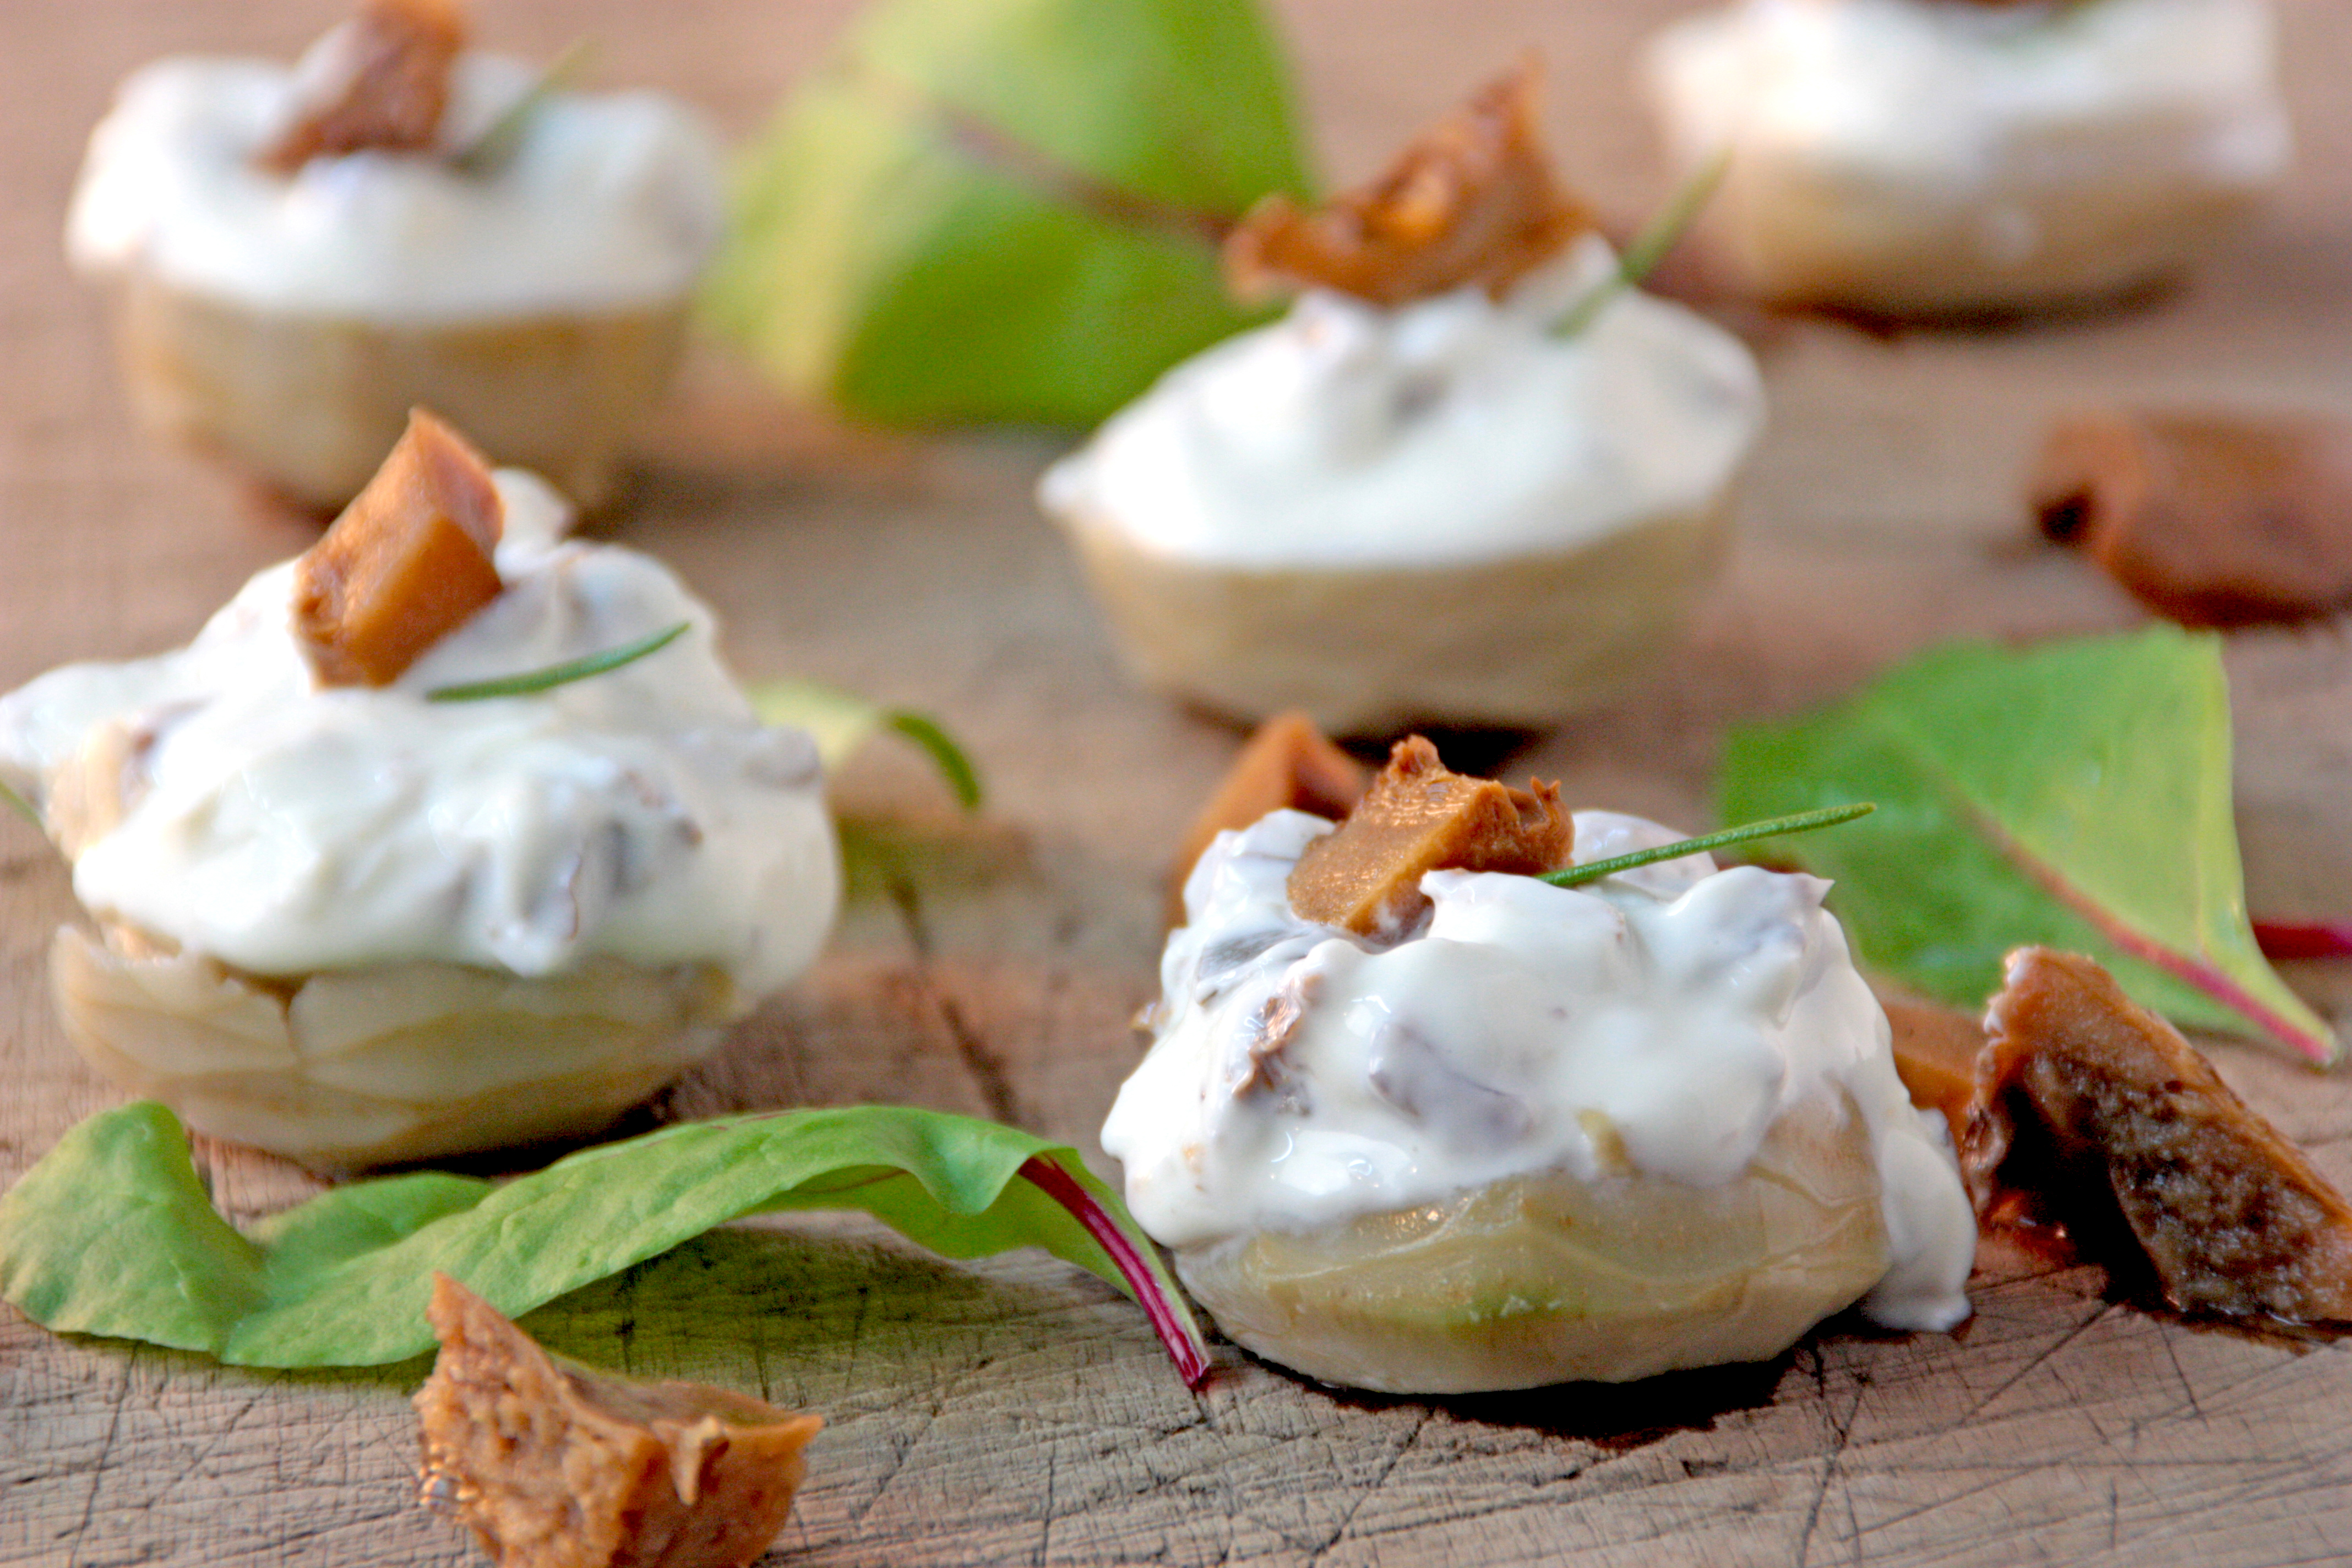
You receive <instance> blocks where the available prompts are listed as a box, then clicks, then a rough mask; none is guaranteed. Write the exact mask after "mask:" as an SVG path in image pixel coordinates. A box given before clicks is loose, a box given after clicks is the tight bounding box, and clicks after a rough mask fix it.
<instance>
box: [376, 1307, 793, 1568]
mask: <svg viewBox="0 0 2352 1568" xmlns="http://www.w3.org/2000/svg"><path fill="white" fill-rule="evenodd" d="M427 1310H428V1313H429V1315H430V1317H431V1319H432V1321H433V1331H434V1332H435V1333H436V1335H438V1336H439V1337H440V1340H441V1353H440V1357H439V1359H438V1360H436V1362H435V1363H434V1365H433V1375H432V1377H431V1378H430V1379H428V1380H427V1381H426V1383H425V1386H424V1388H422V1389H421V1390H419V1391H418V1393H417V1395H416V1402H415V1403H416V1412H417V1415H419V1416H420V1417H421V1418H422V1420H423V1422H424V1427H425V1461H424V1496H425V1501H426V1503H427V1504H428V1505H429V1506H435V1507H440V1508H445V1509H451V1510H455V1512H456V1514H457V1519H458V1521H460V1522H461V1523H463V1524H465V1525H466V1526H467V1528H468V1529H470V1530H472V1531H473V1532H474V1535H475V1537H476V1539H478V1541H479V1542H481V1544H482V1549H483V1550H484V1551H486V1552H488V1553H489V1554H490V1556H491V1557H492V1558H493V1559H494V1560H495V1561H497V1562H498V1563H501V1564H504V1565H505V1568H621V1565H624V1564H625V1565H626V1568H740V1565H741V1564H744V1563H750V1562H751V1561H752V1560H753V1559H754V1558H756V1557H758V1556H759V1555H760V1554H761V1552H765V1551H766V1550H767V1549H768V1543H769V1542H772V1541H773V1540H774V1539H775V1537H776V1531H779V1530H781V1529H782V1528H783V1523H784V1515H785V1514H786V1513H787V1512H788V1511H789V1510H791V1508H792V1504H793V1492H794V1491H796V1490H797V1489H799V1487H800V1484H801V1477H802V1474H803V1461H802V1458H801V1450H802V1449H803V1447H806V1446H807V1444H808V1440H809V1439H810V1438H811V1437H812V1436H815V1434H816V1431H817V1429H818V1428H819V1427H821V1426H824V1420H823V1419H822V1418H821V1417H819V1416H815V1415H797V1414H795V1413H793V1412H792V1411H789V1410H779V1409H777V1408H776V1407H775V1406H773V1405H766V1404H762V1403H761V1401H759V1400H757V1399H753V1398H751V1396H750V1395H748V1394H735V1393H731V1392H730V1391H729V1390H727V1389H723V1388H709V1387H706V1386H704V1385H703V1384H696V1383H635V1382H630V1381H627V1380H625V1379H619V1378H608V1377H602V1376H599V1375H598V1374H596V1373H592V1372H590V1371H588V1370H587V1369H585V1368H583V1367H577V1366H573V1365H571V1364H570V1363H562V1362H558V1361H556V1360H555V1359H554V1358H553V1357H551V1356H550V1355H549V1354H548V1353H547V1352H545V1351H543V1350H541V1348H540V1347H539V1346H538V1345H537V1344H535V1343H533V1342H532V1341H531V1339H530V1336H529V1335H528V1334H525V1333H524V1332H523V1331H521V1330H520V1329H519V1328H517V1327H515V1325H514V1324H513V1323H511V1322H509V1321H508V1320H507V1319H506V1318H505V1317H503V1316H501V1315H500V1314H499V1311H498V1310H497V1309H495V1308H493V1307H491V1306H490V1305H489V1303H488V1302H486V1301H484V1300H482V1299H481V1298H480V1297H478V1296H477V1295H475V1294H474V1293H473V1292H472V1291H470V1290H467V1289H466V1288H465V1287H463V1286H461V1285H459V1284H457V1282H456V1281H455V1280H453V1279H450V1278H449V1277H448V1276H446V1275H445V1274H436V1275H435V1276H434V1277H433V1301H432V1305H431V1306H430V1307H429V1308H428V1309H427Z"/></svg>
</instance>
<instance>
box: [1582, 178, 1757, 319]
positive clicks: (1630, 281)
mask: <svg viewBox="0 0 2352 1568" xmlns="http://www.w3.org/2000/svg"><path fill="white" fill-rule="evenodd" d="M1730 167H1731V149H1730V148H1728V147H1727V148H1725V149H1724V150H1723V151H1722V152H1720V153H1717V154H1716V155H1715V156H1714V157H1712V158H1709V159H1708V160H1707V161H1706V163H1702V164H1700V165H1699V166H1698V167H1697V168H1696V170H1694V171H1692V173H1691V176H1690V178H1688V179H1686V180H1685V181H1684V182H1683V183H1682V184H1681V185H1680V186H1679V187H1677V188H1676V189H1675V194H1674V195H1671V196H1668V197H1667V198H1666V205H1664V206H1663V207H1661V208H1659V209H1658V211H1657V213H1656V215H1655V216H1653V217H1652V218H1651V219H1650V221H1649V222H1648V223H1646V224H1643V226H1642V232H1641V233H1639V234H1637V235H1635V236H1634V237H1633V239H1632V240H1631V241H1630V242H1628V243H1627V245H1626V247H1625V251H1624V254H1623V255H1622V256H1620V257H1619V258H1617V270H1615V271H1614V272H1612V273H1611V274H1610V275H1609V276H1608V277H1606V278H1604V279H1601V281H1600V282H1598V283H1596V284H1594V285H1593V286H1592V288H1591V290H1590V291H1588V292H1587V293H1586V294H1585V296H1584V298H1583V299H1581V300H1578V301H1577V302H1576V303H1575V304H1573V305H1571V306H1570V307H1569V310H1568V313H1567V314H1566V315H1564V316H1562V317H1560V319H1559V321H1555V322H1553V323H1552V329H1551V335H1552V336H1553V337H1556V338H1572V337H1574V336H1576V334H1577V333H1579V332H1580V331H1584V329H1585V328H1587V327H1589V326H1591V324H1592V321H1593V318H1594V317H1596V316H1598V315H1600V314H1601V307H1602V306H1604V305H1606V304H1608V303H1609V301H1610V300H1614V299H1615V298H1617V296H1618V295H1620V294H1622V293H1623V292H1624V291H1625V290H1626V289H1631V288H1633V287H1635V286H1636V285H1638V284H1639V283H1640V282H1641V281H1642V279H1644V278H1647V277H1648V276H1649V275H1650V274H1651V273H1653V272H1654V271H1656V270H1657V267H1658V263H1659V262H1661V261H1664V259H1665V258H1666V252H1668V251H1670V250H1672V249H1673V248H1674V247H1675V241H1677V240H1679V239H1681V238H1682V237H1683V232H1684V231H1685V229H1687V228H1689V227H1690V226H1691V223H1692V221H1693V220H1694V219H1696V217H1697V216H1698V215H1699V209H1700V208H1701V207H1704V206H1705V205H1706V203H1707V198H1708V197H1710V196H1712V195H1715V188H1716V187H1717V185H1719V184H1723V176H1724V174H1726V172H1727V171H1728V170H1729V169H1730Z"/></svg>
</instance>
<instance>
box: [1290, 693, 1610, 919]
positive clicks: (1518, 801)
mask: <svg viewBox="0 0 2352 1568" xmlns="http://www.w3.org/2000/svg"><path fill="white" fill-rule="evenodd" d="M1575 837H1576V828H1575V825H1574V824H1573V823H1571V822H1570V820H1569V816H1568V813H1567V812H1565V811H1563V810H1561V809H1560V804H1559V785H1558V784H1539V783H1538V782H1536V781H1535V780H1533V779H1530V780H1528V788H1526V789H1524V790H1517V789H1510V788H1507V787H1506V786H1504V785H1502V784H1496V783H1495V782H1494V781H1493V780H1492V779H1474V778H1465V777H1464V776H1463V775H1462V774H1460V773H1453V772H1450V771H1448V769H1447V768H1446V766H1445V764H1444V763H1442V762H1439V761H1438V760H1437V748H1436V747H1435V746H1433V745H1431V744H1430V743H1429V742H1427V741H1425V740H1423V739H1422V737H1420V736H1419V735H1412V736H1408V737H1406V738H1405V739H1404V740H1402V741H1399V742H1397V743H1396V747H1395V749H1394V750H1393V751H1391V752H1390V753H1389V765H1388V766H1387V767H1385V768H1383V769H1381V773H1380V775H1379V776H1378V777H1376V778H1375V779H1373V780H1372V787H1371V788H1370V790H1369V791H1367V792H1366V793H1365V795H1364V798H1363V799H1362V800H1361V801H1360V802H1358V803H1357V805H1356V808H1355V809H1354V810H1353V811H1351V812H1349V814H1348V818H1347V820H1346V821H1345V822H1342V823H1341V824H1340V825H1339V828H1338V830H1337V831H1335V832H1333V833H1332V834H1331V835H1330V836H1329V837H1324V838H1318V839H1317V840H1316V841H1315V842H1314V843H1312V844H1310V845H1308V846H1307V853H1306V854H1304V855H1302V856H1300V857H1299V858H1298V864H1297V866H1296V867H1294V868H1292V869H1291V873H1290V881H1289V892H1290V907H1291V909H1292V910H1293V911H1294V912H1295V913H1297V915H1298V916H1299V917H1300V918H1301V919H1303V920H1310V921H1319V922H1320V923H1322V924H1324V925H1331V926H1340V927H1344V928H1345V929H1347V930H1349V931H1355V932H1357V933H1359V934H1360V935H1363V936H1374V937H1386V938H1394V937H1398V936H1401V935H1402V934H1403V933H1404V932H1405V931H1410V930H1411V929H1412V926H1413V925H1414V924H1415V923H1416V922H1417V921H1419V920H1420V919H1421V917H1422V914H1423V911H1425V910H1427V909H1428V908H1429V900H1428V899H1426V898H1424V897H1423V895H1422V891H1421V879H1422V876H1423V873H1424V872H1429V871H1443V870H1462V871H1513V872H1519V873H1522V874H1528V875H1532V874H1534V873H1537V872H1541V871H1554V870H1558V869H1559V868H1560V867H1562V866H1564V865H1566V864H1568V861H1569V856H1570V851H1571V850H1572V849H1573V847H1574V844H1575Z"/></svg>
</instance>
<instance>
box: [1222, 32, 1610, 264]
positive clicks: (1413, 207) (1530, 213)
mask: <svg viewBox="0 0 2352 1568" xmlns="http://www.w3.org/2000/svg"><path fill="white" fill-rule="evenodd" d="M1540 79H1541V72H1540V70H1539V68H1538V66H1537V63H1536V61H1535V59H1534V58H1533V57H1532V56H1530V57H1528V58H1527V59H1525V60H1523V61H1521V62H1520V64H1519V66H1518V68H1517V69H1516V70H1513V71H1511V72H1509V73H1508V74H1507V75H1505V76H1503V77H1500V78H1498V79H1496V80H1495V81H1493V82H1490V83H1488V84H1487V85H1486V87H1485V88H1483V89H1480V90H1479V91H1478V92H1477V94H1476V95H1475V96H1474V97H1473V98H1472V99H1471V100H1469V102H1467V103H1465V104H1464V105H1463V106H1461V107H1460V108H1458V109H1456V110H1454V111H1453V112H1452V113H1450V114H1448V115H1447V116H1446V117H1445V118H1444V119H1443V120H1441V121H1438V122H1437V123H1436V124H1435V125H1433V126H1432V127H1431V128H1430V129H1429V130H1428V131H1426V132H1423V134H1422V136H1421V137H1420V139H1419V140H1417V141H1415V142H1413V143H1412V145H1411V146H1409V147H1407V148H1406V149H1405V150H1404V152H1403V153H1402V154H1401V155H1400V156H1399V157H1398V159H1397V161H1396V162H1395V163H1393V164H1392V165H1391V167H1390V168H1389V170H1388V172H1387V173H1385V174H1382V175H1381V177H1380V178H1378V179H1376V180H1374V181H1372V182H1371V183H1370V184H1367V185H1363V186H1360V187H1359V188H1357V189H1355V190H1352V191H1346V192H1342V193H1341V194H1339V195H1336V196H1333V197H1332V198H1330V199H1329V200H1328V201H1327V202H1325V203H1324V204H1322V205H1320V206H1316V207H1311V208H1301V207H1300V206H1299V205H1297V203H1295V202H1293V201H1292V200H1291V199H1290V198H1289V197H1287V196H1285V195H1279V194H1276V195H1269V196H1267V197H1265V198H1264V199H1263V200H1261V201H1260V202H1259V203H1258V204H1257V205H1255V207H1253V208H1251V209H1250V213H1249V216H1247V217H1245V218H1244V219H1243V220H1242V222H1241V224H1240V226H1238V227H1236V228H1235V229H1234V231H1233V233H1232V234H1230V235H1229V236H1227V237H1226V239H1225V277H1226V279H1227V281H1228V283H1229V284H1230V285H1231V287H1232V288H1233V289H1234V293H1235V294H1236V295H1238V296H1240V297H1241V298H1243V299H1244V300H1256V299H1262V298H1265V296H1267V295H1269V294H1271V293H1274V292H1276V290H1277V289H1280V288H1281V287H1283V286H1284V285H1286V284H1287V285H1292V286H1296V285H1298V284H1319V285H1321V286H1322V287H1324V288H1327V289H1339V290H1341V291H1343V292H1345V293H1349V294H1353V295H1355V296H1357V297H1358V298H1360V299H1363V300H1370V301H1371V302H1372V303H1374V304H1376V305H1398V304H1402V303H1403V302H1405V301H1406V300H1419V299H1425V298H1427V297H1429V296H1431V295H1433V294H1443V293H1445V292H1447V291H1448V290H1450V289H1459V288H1461V287H1462V286H1463V285H1465V284H1468V283H1477V284H1482V285H1484V286H1485V288H1486V291H1487V292H1488V293H1489V294H1493V295H1495V296H1496V297H1498V298H1499V297H1500V296H1501V295H1502V293H1503V292H1504V290H1506V289H1508V288H1509V287H1510V286H1511V285H1512V284H1513V283H1515V282H1517V281H1518V279H1520V278H1522V277H1524V276H1525V275H1526V274H1527V273H1528V272H1531V271H1533V270H1534V269H1535V268H1538V267H1539V266H1541V265H1542V264H1543V263H1545V262H1546V261H1549V260H1550V259H1551V258H1552V257H1554V256H1556V255H1558V254H1559V251H1560V249H1561V248H1562V247H1565V246H1566V245H1567V244H1568V242H1569V241H1570V240H1571V239H1573V238H1575V237H1577V236H1578V235H1580V234H1581V233H1583V232H1584V231H1585V230H1586V229H1589V228H1591V227H1592V226H1593V223H1592V216H1591V214H1590V213H1589V212H1587V211H1586V210H1585V208H1584V207H1583V205H1581V204H1580V203H1579V202H1577V201H1576V200H1575V199H1574V198H1573V197H1571V196H1570V195H1568V193H1567V192H1566V191H1564V190H1562V189H1561V188H1560V185H1559V182H1558V180H1556V179H1555V178H1554V177H1553V174H1552V168H1551V160H1550V158H1549V156H1548V155H1547V154H1546V153H1545V152H1544V149H1543V139H1542V130H1541V126H1540V123H1539V121H1538V114H1537V107H1536V105H1537V97H1536V95H1537V89H1538V84H1539V82H1540Z"/></svg>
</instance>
